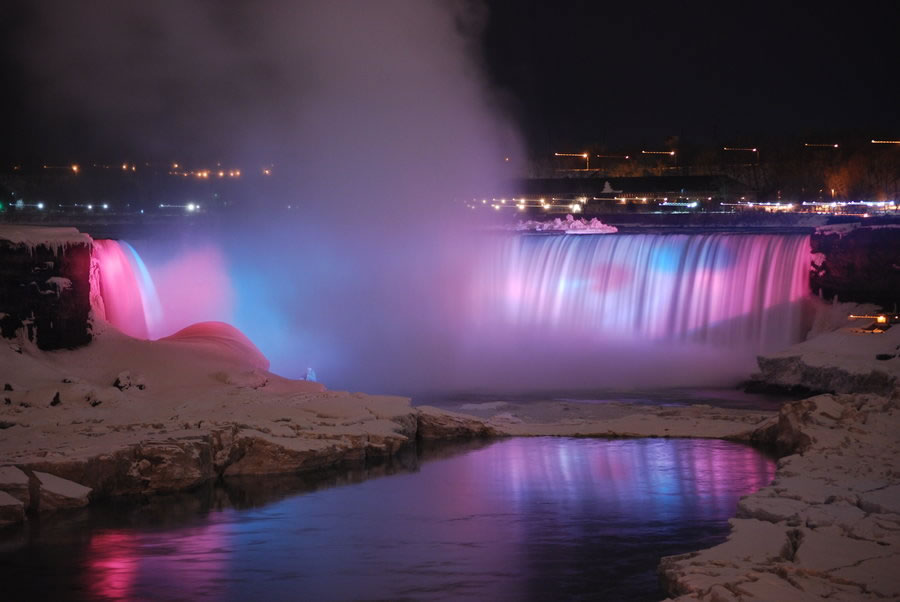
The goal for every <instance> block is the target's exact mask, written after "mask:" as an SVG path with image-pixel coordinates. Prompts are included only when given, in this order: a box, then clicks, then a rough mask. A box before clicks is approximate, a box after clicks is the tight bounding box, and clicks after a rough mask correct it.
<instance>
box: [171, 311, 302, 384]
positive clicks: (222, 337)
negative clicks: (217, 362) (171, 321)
mask: <svg viewBox="0 0 900 602" xmlns="http://www.w3.org/2000/svg"><path fill="white" fill-rule="evenodd" d="M160 340H161V341H170V342H173V343H180V344H185V345H191V346H194V347H195V348H198V349H199V348H203V349H204V350H206V351H208V352H210V353H214V354H216V355H219V356H221V357H222V358H223V359H225V360H228V361H234V362H237V363H246V364H248V365H250V366H252V367H253V368H258V369H260V370H268V369H269V360H268V359H266V356H264V355H263V353H262V351H260V350H259V349H258V348H257V347H256V345H254V344H253V342H252V341H251V340H250V339H248V338H247V337H246V336H245V335H244V333H242V332H241V331H240V330H238V329H237V328H235V327H234V326H231V325H230V324H226V323H225V322H200V323H198V324H192V325H191V326H188V327H187V328H182V329H181V330H179V331H178V332H176V333H175V334H173V335H171V336H168V337H165V338H163V339H160ZM308 380H309V379H308Z"/></svg>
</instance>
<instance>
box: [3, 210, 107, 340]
mask: <svg viewBox="0 0 900 602" xmlns="http://www.w3.org/2000/svg"><path fill="white" fill-rule="evenodd" d="M90 265H91V240H90V238H88V237H87V236H86V235H82V234H79V233H78V231H77V230H75V229H74V228H56V229H37V228H34V229H31V228H28V229H26V228H16V229H15V230H13V229H11V228H8V227H6V228H3V227H0V334H2V336H4V337H6V338H12V337H14V336H15V334H16V331H18V330H19V329H20V328H24V329H25V335H26V336H27V337H28V339H29V340H32V341H34V342H35V343H36V344H37V346H38V347H39V348H40V349H45V350H50V349H64V348H73V347H79V346H81V345H85V344H87V343H89V342H90V340H91V332H90V327H89V324H88V316H89V313H90V309H91V306H90V279H89V274H90Z"/></svg>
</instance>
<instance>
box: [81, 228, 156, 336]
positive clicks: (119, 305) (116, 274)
mask: <svg viewBox="0 0 900 602" xmlns="http://www.w3.org/2000/svg"><path fill="white" fill-rule="evenodd" d="M92 259H93V262H92V271H93V272H94V273H93V274H92V278H91V287H92V288H95V289H96V288H99V295H98V294H97V291H96V290H94V291H92V295H91V297H92V306H93V307H92V308H93V310H94V312H95V313H98V314H99V315H100V316H101V317H104V318H105V319H106V320H107V321H108V322H109V323H111V324H112V325H113V326H115V327H116V328H118V329H119V330H121V331H122V332H124V333H125V334H128V335H130V336H133V337H136V338H139V339H147V338H151V334H152V333H153V332H154V330H155V329H156V326H157V325H158V324H159V323H160V321H161V319H162V307H161V305H160V302H159V296H158V295H157V293H156V287H155V286H154V284H153V278H151V276H150V273H149V271H148V270H147V266H145V265H144V262H143V260H141V257H140V255H138V253H137V251H135V250H134V248H133V247H132V246H131V245H130V244H128V243H127V242H125V241H119V240H95V241H94V244H93V251H92ZM166 334H171V333H166ZM154 338H155V337H154Z"/></svg>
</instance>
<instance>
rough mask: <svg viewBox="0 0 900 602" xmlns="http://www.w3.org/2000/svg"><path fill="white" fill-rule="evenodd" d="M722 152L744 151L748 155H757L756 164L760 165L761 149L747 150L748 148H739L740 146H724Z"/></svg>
mask: <svg viewBox="0 0 900 602" xmlns="http://www.w3.org/2000/svg"><path fill="white" fill-rule="evenodd" d="M722 150H724V151H743V152H747V153H756V162H757V163H759V149H758V148H747V147H739V146H723V147H722Z"/></svg>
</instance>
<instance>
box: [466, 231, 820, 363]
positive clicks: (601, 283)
mask: <svg viewBox="0 0 900 602" xmlns="http://www.w3.org/2000/svg"><path fill="white" fill-rule="evenodd" d="M809 253H810V251H809V237H808V236H796V235H776V234H755V235H746V234H689V235H684V234H666V235H654V234H640V235H600V236H587V235H577V236H576V235H567V236H546V235H544V236H534V235H532V236H517V237H515V238H511V239H509V240H508V241H506V242H505V243H504V244H503V245H502V246H501V248H500V249H499V251H498V252H497V253H496V254H495V255H494V256H493V257H488V258H486V261H485V264H486V266H487V269H486V270H485V272H484V273H483V274H482V275H481V278H480V279H479V280H478V281H477V283H476V285H475V286H474V288H473V295H474V296H475V299H476V307H477V308H478V310H479V312H478V313H479V315H480V316H481V317H488V318H489V320H488V321H487V322H489V323H487V322H486V323H485V326H488V327H491V326H493V325H497V324H500V325H503V326H505V327H507V328H512V329H521V330H531V331H533V332H535V333H536V334H540V336H543V337H548V338H554V337H559V336H570V335H581V336H585V335H587V336H588V337H590V336H591V335H593V336H594V337H596V338H602V339H604V340H606V341H609V342H612V341H615V340H666V341H689V342H696V343H701V344H711V345H727V346H732V347H733V346H737V347H740V348H744V349H751V350H761V349H772V348H779V347H784V346H787V345H790V344H792V343H794V342H796V341H797V340H799V339H800V337H801V335H802V327H803V321H802V317H803V316H802V306H801V304H800V303H799V301H800V300H802V299H803V298H804V297H806V296H807V295H808V289H809Z"/></svg>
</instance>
